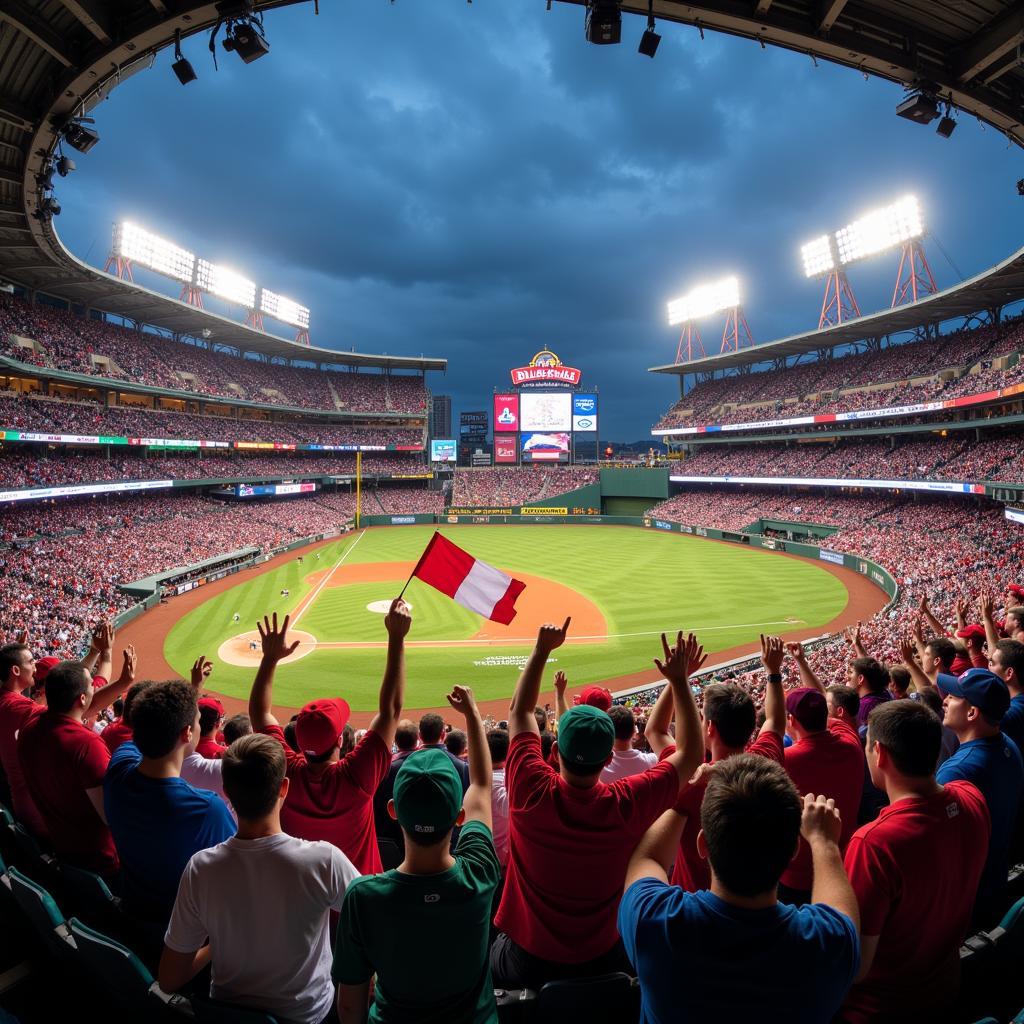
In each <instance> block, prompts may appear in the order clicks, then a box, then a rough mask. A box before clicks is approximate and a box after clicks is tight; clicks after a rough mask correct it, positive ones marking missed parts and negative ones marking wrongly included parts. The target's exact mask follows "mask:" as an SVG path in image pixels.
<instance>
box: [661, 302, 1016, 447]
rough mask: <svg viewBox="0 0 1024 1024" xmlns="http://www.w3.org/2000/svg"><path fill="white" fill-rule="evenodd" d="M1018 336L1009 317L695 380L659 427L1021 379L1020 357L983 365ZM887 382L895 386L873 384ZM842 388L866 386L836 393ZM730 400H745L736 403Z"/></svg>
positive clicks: (811, 411) (1012, 348)
mask: <svg viewBox="0 0 1024 1024" xmlns="http://www.w3.org/2000/svg"><path fill="white" fill-rule="evenodd" d="M1022 338H1024V326H1022V324H1021V322H1020V320H1012V321H1006V322H1004V323H1003V324H1001V325H1000V326H999V327H991V326H989V327H979V328H975V329H973V330H964V331H959V332H956V333H954V334H948V335H943V336H942V337H941V338H938V339H930V340H925V341H916V342H908V343H905V344H900V345H893V346H890V347H888V348H884V349H881V350H880V351H878V352H864V353H859V354H852V355H846V356H841V357H836V358H832V359H827V360H822V361H816V360H812V361H809V362H805V363H801V364H799V365H797V366H792V367H789V368H788V369H787V370H786V372H785V373H782V374H780V373H774V372H761V373H750V374H745V375H740V376H730V377H725V378H718V379H715V380H711V381H708V382H706V383H703V384H698V385H697V386H695V387H694V388H693V390H692V391H690V392H689V394H687V395H685V396H684V397H683V398H681V399H680V400H679V401H678V402H676V403H675V405H673V407H672V408H671V409H670V410H669V411H668V412H667V413H666V414H665V415H664V416H663V417H662V418H661V420H660V421H659V422H658V424H657V426H658V427H672V426H689V425H699V424H711V423H746V422H757V421H761V420H771V419H778V418H783V417H789V416H809V415H816V414H817V415H820V414H824V413H838V412H855V411H860V410H863V409H874V408H888V407H891V406H897V405H907V404H912V403H917V402H929V401H935V400H938V399H946V398H957V397H960V396H961V395H968V394H976V393H980V392H984V391H987V390H990V389H992V388H995V387H1005V386H1008V385H1010V384H1016V383H1019V382H1020V381H1021V380H1024V365H1022V364H1021V363H1018V364H1017V365H1016V366H1014V367H1011V368H1010V369H1008V370H995V369H992V368H991V367H990V366H989V365H988V364H989V363H991V361H993V360H995V359H999V358H1000V357H1001V356H1004V355H1006V354H1008V353H1012V352H1017V351H1019V350H1020V348H1021V347H1022V346H1021V340H1022ZM975 366H978V367H980V372H978V373H974V374H965V375H964V376H960V377H957V378H955V379H951V380H947V381H942V380H939V379H938V378H937V376H936V375H937V374H938V373H939V372H940V371H943V370H947V369H950V368H958V369H963V370H967V369H969V368H971V367H975ZM917 377H927V378H928V380H926V381H924V382H920V383H914V384H911V383H909V382H908V380H907V378H917ZM886 382H892V383H893V384H894V385H895V386H893V387H887V388H877V387H876V386H877V385H879V384H882V383H886ZM845 388H852V389H856V388H872V390H859V391H858V390H853V391H850V392H849V393H845V394H842V395H835V394H834V393H835V392H836V391H840V390H842V389H845ZM811 396H814V397H811ZM752 403H764V404H752ZM735 405H740V406H748V407H747V408H739V409H735V408H733V406H735ZM723 406H728V408H723Z"/></svg>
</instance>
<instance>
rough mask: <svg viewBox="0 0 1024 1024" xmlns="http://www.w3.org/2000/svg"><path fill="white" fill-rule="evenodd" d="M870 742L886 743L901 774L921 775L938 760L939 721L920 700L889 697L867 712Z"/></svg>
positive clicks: (940, 727)
mask: <svg viewBox="0 0 1024 1024" xmlns="http://www.w3.org/2000/svg"><path fill="white" fill-rule="evenodd" d="M873 743H881V744H882V746H883V747H885V749H886V750H887V751H888V752H889V756H890V757H891V758H892V763H893V764H894V765H895V766H896V770H897V771H898V772H899V773H900V774H901V775H907V776H909V777H910V778H913V779H924V778H927V777H928V776H929V775H934V774H935V766H936V765H937V764H938V763H939V751H940V749H941V748H942V723H941V722H940V721H939V718H938V716H937V715H936V714H935V712H934V711H932V710H931V708H928V707H926V706H925V705H924V704H922V703H921V702H920V701H917V700H893V701H889V702H888V703H887V704H879V705H878V707H876V708H875V709H874V710H873V711H872V712H871V714H870V715H869V716H868V746H869V747H870V746H871V744H873Z"/></svg>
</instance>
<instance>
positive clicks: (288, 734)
mask: <svg viewBox="0 0 1024 1024" xmlns="http://www.w3.org/2000/svg"><path fill="white" fill-rule="evenodd" d="M281 731H282V732H283V733H284V741H285V743H287V744H288V746H289V747H291V748H292V750H294V751H295V752H296V753H298V751H299V741H298V740H297V739H296V738H295V719H294V718H293V719H292V720H291V721H290V722H288V723H287V724H286V725H285V727H284V728H283V729H282V730H281ZM307 760H308V758H307Z"/></svg>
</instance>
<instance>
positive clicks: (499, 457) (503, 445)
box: [494, 434, 519, 463]
mask: <svg viewBox="0 0 1024 1024" xmlns="http://www.w3.org/2000/svg"><path fill="white" fill-rule="evenodd" d="M494 461H495V463H498V462H505V463H508V462H518V461H519V453H518V452H517V451H516V439H515V435H514V434H513V435H512V436H511V437H498V436H497V435H495V437H494Z"/></svg>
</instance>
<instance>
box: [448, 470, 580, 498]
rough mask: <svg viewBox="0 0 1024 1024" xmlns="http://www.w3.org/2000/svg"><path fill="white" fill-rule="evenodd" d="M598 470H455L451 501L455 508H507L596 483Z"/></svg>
mask: <svg viewBox="0 0 1024 1024" xmlns="http://www.w3.org/2000/svg"><path fill="white" fill-rule="evenodd" d="M599 479H600V472H599V470H598V469H597V468H596V467H590V466H550V465H544V464H543V463H534V464H533V465H531V466H498V467H496V468H494V469H461V468H460V469H458V470H456V472H455V483H454V486H453V487H452V499H451V504H452V505H453V506H455V507H456V508H462V507H467V508H511V507H512V506H514V505H522V504H523V503H524V502H528V501H542V500H543V499H544V498H550V497H553V496H555V495H558V494H564V493H565V492H566V491H571V490H574V489H575V488H577V487H585V486H586V485H587V484H596V483H597V482H598V480H599Z"/></svg>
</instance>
